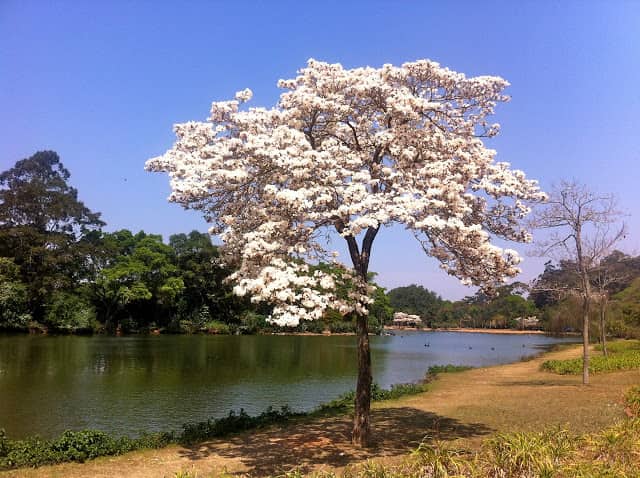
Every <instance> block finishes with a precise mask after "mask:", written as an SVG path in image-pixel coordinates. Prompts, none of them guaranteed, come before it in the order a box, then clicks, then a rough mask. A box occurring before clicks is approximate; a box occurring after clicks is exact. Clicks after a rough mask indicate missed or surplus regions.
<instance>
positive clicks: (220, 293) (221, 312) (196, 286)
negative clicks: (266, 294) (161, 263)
mask: <svg viewBox="0 0 640 478" xmlns="http://www.w3.org/2000/svg"><path fill="white" fill-rule="evenodd" d="M169 245H170V246H171V248H172V249H173V251H174V254H175V258H176V265H177V267H178V270H179V275H180V277H181V278H182V282H183V284H184V290H183V292H182V295H181V298H180V305H179V308H180V314H181V316H183V318H187V317H194V318H199V317H200V315H201V313H202V309H203V308H204V307H206V309H207V314H206V315H208V316H209V320H210V318H211V317H216V318H218V320H223V321H225V322H230V321H234V320H237V319H238V317H239V316H240V315H241V312H242V311H243V310H246V309H249V308H250V304H249V303H248V301H246V300H242V299H241V298H239V297H238V296H236V295H234V294H233V293H232V291H231V287H230V286H229V285H227V284H226V283H225V282H224V280H225V278H226V277H227V276H228V275H229V274H230V272H229V271H228V269H226V268H225V267H223V265H222V264H221V262H220V257H219V252H218V247H217V246H215V245H213V244H212V243H211V236H210V235H209V234H204V233H201V232H198V231H191V232H190V233H189V234H174V235H172V236H171V237H170V238H169ZM198 320H199V319H198Z"/></svg>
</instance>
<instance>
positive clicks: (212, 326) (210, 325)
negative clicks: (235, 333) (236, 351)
mask: <svg viewBox="0 0 640 478" xmlns="http://www.w3.org/2000/svg"><path fill="white" fill-rule="evenodd" d="M204 327H205V329H206V330H207V332H208V333H210V334H218V335H229V334H230V333H231V329H230V328H229V326H228V325H227V324H225V323H224V322H220V321H218V320H212V321H210V322H207V323H206V324H205V326H204Z"/></svg>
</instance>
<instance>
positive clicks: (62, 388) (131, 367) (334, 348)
mask: <svg viewBox="0 0 640 478" xmlns="http://www.w3.org/2000/svg"><path fill="white" fill-rule="evenodd" d="M557 341H558V339H553V338H550V337H545V336H540V335H524V336H517V335H514V336H509V335H502V336H497V335H489V334H468V333H464V334H462V333H442V332H435V333H434V332H424V333H405V334H403V335H402V336H401V335H396V336H393V337H372V362H373V369H374V380H375V381H376V382H378V383H379V384H380V385H382V386H385V387H387V386H389V385H391V384H393V383H404V382H411V381H417V380H420V379H422V378H423V377H424V373H425V371H426V370H427V368H428V367H429V366H430V365H435V364H446V363H456V364H465V365H474V366H482V365H490V364H496V363H506V362H512V361H515V360H519V359H520V358H521V357H523V356H526V355H531V354H535V353H538V352H539V351H540V347H544V346H547V345H548V344H551V343H555V342H557ZM354 342H355V338H354V337H352V336H331V337H318V336H160V337H101V336H98V337H66V336H63V337H46V336H10V335H0V428H4V429H5V430H6V431H7V434H8V435H9V436H10V437H13V438H18V437H22V436H26V435H33V434H39V435H41V436H44V437H51V436H55V435H58V434H59V433H61V432H62V431H63V430H65V429H82V428H95V429H100V430H105V431H109V432H115V433H118V434H129V435H136V434H138V433H139V432H141V431H157V430H170V429H179V428H180V425H181V424H183V423H185V422H189V421H199V420H204V419H206V418H208V417H220V416H223V415H226V414H227V413H228V412H229V410H231V409H235V410H238V409H240V408H244V409H245V410H247V411H248V412H249V413H252V414H253V413H259V412H261V411H263V410H264V409H266V408H267V407H268V406H269V405H274V406H277V407H279V406H282V405H285V404H288V405H290V406H291V407H292V408H294V409H296V410H309V409H311V408H313V407H315V406H317V405H318V404H320V403H323V402H326V401H328V400H331V399H333V398H335V397H337V396H338V395H340V394H342V393H344V392H346V391H348V390H351V389H353V388H354V384H355V376H356V366H355V364H356V360H355V346H354ZM492 348H493V350H492Z"/></svg>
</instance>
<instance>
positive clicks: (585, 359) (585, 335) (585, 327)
mask: <svg viewBox="0 0 640 478" xmlns="http://www.w3.org/2000/svg"><path fill="white" fill-rule="evenodd" d="M582 384H583V385H589V297H588V296H585V297H583V298H582Z"/></svg>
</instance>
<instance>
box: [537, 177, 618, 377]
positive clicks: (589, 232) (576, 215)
mask: <svg viewBox="0 0 640 478" xmlns="http://www.w3.org/2000/svg"><path fill="white" fill-rule="evenodd" d="M621 216H622V214H621V212H620V211H619V210H618V209H617V205H616V199H615V197H614V196H613V195H611V194H598V193H596V192H594V191H592V190H591V189H589V187H587V186H586V185H584V184H580V183H578V182H576V181H564V180H563V181H561V182H560V184H559V185H556V186H554V187H553V189H552V191H551V193H550V195H549V199H548V201H547V203H546V205H545V207H542V208H540V209H539V210H538V211H537V212H536V214H535V215H534V219H533V220H532V226H533V227H535V228H538V229H551V230H552V232H551V233H550V234H549V236H548V237H547V239H545V240H543V241H540V242H538V253H539V254H540V255H542V256H551V257H553V258H554V259H557V260H565V261H568V262H567V263H571V264H574V265H575V272H576V275H577V278H578V280H577V290H578V292H579V295H580V298H581V302H582V304H581V311H582V343H583V368H582V383H583V384H585V385H586V384H588V383H589V312H590V308H591V303H592V301H593V295H592V275H593V274H594V272H595V271H596V270H597V268H598V267H599V266H600V263H601V261H602V260H603V259H604V258H605V257H606V256H607V255H608V254H609V253H610V252H611V250H612V248H613V245H614V244H616V243H617V242H618V241H619V240H620V239H622V238H623V237H624V235H625V227H624V224H623V225H622V226H620V227H619V228H614V225H615V224H616V223H617V222H618V221H619V219H620V217H621Z"/></svg>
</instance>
